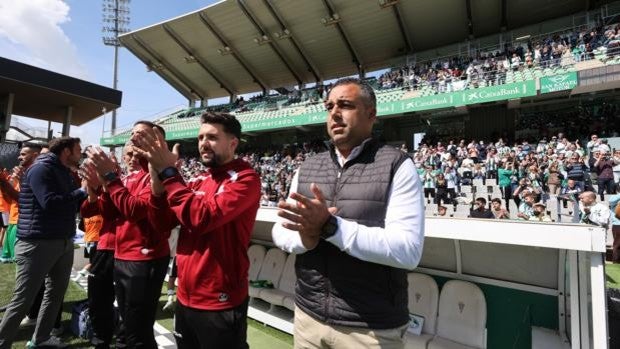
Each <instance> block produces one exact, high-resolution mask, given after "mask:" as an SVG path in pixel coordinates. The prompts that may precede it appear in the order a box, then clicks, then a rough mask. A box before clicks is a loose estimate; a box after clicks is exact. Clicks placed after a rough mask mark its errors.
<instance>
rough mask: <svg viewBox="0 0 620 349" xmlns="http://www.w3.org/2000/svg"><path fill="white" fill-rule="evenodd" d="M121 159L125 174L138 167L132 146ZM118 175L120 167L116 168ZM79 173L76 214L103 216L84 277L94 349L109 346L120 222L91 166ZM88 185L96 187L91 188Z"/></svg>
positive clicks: (118, 215)
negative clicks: (82, 193)
mask: <svg viewBox="0 0 620 349" xmlns="http://www.w3.org/2000/svg"><path fill="white" fill-rule="evenodd" d="M123 162H124V163H125V166H126V167H127V170H128V172H129V174H132V173H133V172H135V171H139V170H140V162H139V160H138V158H137V157H135V156H133V147H132V146H131V145H127V146H125V148H124V149H123ZM116 172H117V173H118V174H120V168H117V169H116ZM83 173H84V175H85V177H86V179H87V181H88V183H89V187H90V188H89V191H88V200H85V201H84V202H83V203H82V207H81V209H80V213H81V215H82V217H83V218H89V217H92V216H95V215H101V216H102V217H103V224H102V226H101V230H100V231H99V242H98V243H97V247H96V249H95V250H94V251H93V253H91V267H90V270H89V272H90V275H89V278H88V301H89V315H90V319H91V324H92V328H93V337H92V339H91V343H92V344H93V345H94V347H95V348H97V349H99V348H100V349H107V348H109V347H110V343H111V341H112V336H113V335H114V329H115V328H114V326H115V318H114V298H115V293H114V249H115V244H116V229H117V226H118V224H119V222H121V220H119V217H120V214H119V212H118V210H117V209H116V206H114V203H113V202H112V200H111V199H110V194H109V192H108V190H107V187H106V186H102V185H101V184H102V179H101V178H98V176H97V173H96V169H95V168H94V165H92V164H90V165H87V166H85V167H84V168H83ZM92 188H97V189H96V190H93V189H92ZM123 342H124V336H123V335H122V333H121V334H119V337H118V338H117V339H116V347H117V348H118V347H119V345H123V344H124V343H123Z"/></svg>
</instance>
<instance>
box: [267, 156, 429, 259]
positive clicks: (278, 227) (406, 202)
mask: <svg viewBox="0 0 620 349" xmlns="http://www.w3.org/2000/svg"><path fill="white" fill-rule="evenodd" d="M361 150H362V146H358V147H356V148H354V149H353V151H352V152H351V154H350V155H349V157H348V158H347V159H344V158H343V157H342V156H341V155H340V153H339V152H338V151H336V153H337V155H338V160H339V162H340V164H341V165H343V164H344V163H346V161H350V160H352V159H354V158H355V157H356V156H358V155H359V153H360V152H361ZM298 176H299V172H296V173H295V175H294V177H293V180H292V183H291V188H290V192H291V193H293V192H296V191H297V187H298ZM422 194H423V191H422V184H421V181H420V178H419V176H418V173H417V171H416V169H415V166H414V164H413V161H412V160H411V159H407V160H406V161H404V162H403V163H402V165H401V166H400V167H399V168H398V170H397V171H396V173H395V174H394V178H393V179H392V186H391V188H390V193H389V197H388V202H387V210H386V214H385V228H381V227H367V226H365V225H362V224H359V223H357V222H354V221H350V220H346V219H343V218H340V217H338V216H336V219H337V220H338V230H337V231H336V234H335V235H334V236H332V237H330V238H328V239H326V240H325V241H327V242H330V243H332V244H334V245H335V246H337V247H338V248H339V249H340V250H341V251H344V252H345V253H348V254H349V255H351V256H353V257H356V258H358V259H361V260H364V261H367V262H372V263H377V264H383V265H388V266H391V267H395V268H402V269H414V268H415V267H416V266H417V265H418V263H419V262H420V258H421V257H422V249H423V247H424V202H423V197H422ZM287 202H289V203H295V200H291V199H290V197H289V198H288V199H287ZM271 234H272V238H273V242H274V243H275V244H276V246H278V247H279V248H281V249H283V250H284V251H287V252H289V253H295V254H301V253H304V252H306V251H307V249H306V248H305V247H304V246H303V244H302V242H301V238H300V236H299V233H298V232H296V231H293V230H289V229H286V228H284V227H283V226H282V220H280V221H278V222H276V223H275V224H274V226H273V229H272V231H271Z"/></svg>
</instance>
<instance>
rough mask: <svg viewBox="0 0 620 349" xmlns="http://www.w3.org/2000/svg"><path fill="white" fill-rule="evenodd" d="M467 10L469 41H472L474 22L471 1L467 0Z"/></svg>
mask: <svg viewBox="0 0 620 349" xmlns="http://www.w3.org/2000/svg"><path fill="white" fill-rule="evenodd" d="M465 8H466V10H467V31H468V33H469V40H472V39H473V38H474V20H473V18H472V16H471V0H465Z"/></svg>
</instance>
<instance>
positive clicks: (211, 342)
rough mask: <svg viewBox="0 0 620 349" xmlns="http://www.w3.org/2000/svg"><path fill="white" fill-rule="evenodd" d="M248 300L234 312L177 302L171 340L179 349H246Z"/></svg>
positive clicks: (232, 310) (233, 310) (233, 309)
mask: <svg viewBox="0 0 620 349" xmlns="http://www.w3.org/2000/svg"><path fill="white" fill-rule="evenodd" d="M247 315H248V299H246V300H245V301H244V302H243V303H241V304H240V305H238V306H237V307H235V308H232V309H229V310H221V311H209V310H199V309H193V308H188V307H186V306H183V305H182V304H181V303H180V302H177V305H176V312H175V324H174V336H175V339H176V341H177V348H179V349H220V348H221V349H246V348H249V347H248V343H247V329H248V324H247Z"/></svg>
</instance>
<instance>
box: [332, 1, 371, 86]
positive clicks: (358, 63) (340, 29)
mask: <svg viewBox="0 0 620 349" xmlns="http://www.w3.org/2000/svg"><path fill="white" fill-rule="evenodd" d="M323 4H325V7H327V10H328V11H329V15H330V16H333V15H334V13H336V11H334V6H333V5H332V3H331V1H330V0H323ZM335 26H336V29H338V33H340V36H341V37H342V40H343V41H344V43H345V45H346V46H347V49H348V50H349V53H350V54H351V59H352V60H353V63H355V68H356V69H357V72H358V74H359V75H360V77H363V76H364V67H363V66H362V61H361V60H360V59H359V55H358V54H357V52H356V51H355V48H354V47H353V45H352V44H351V40H349V36H348V35H347V34H346V33H345V31H344V28H343V27H342V26H341V25H340V22H336V23H335Z"/></svg>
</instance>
